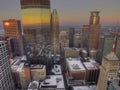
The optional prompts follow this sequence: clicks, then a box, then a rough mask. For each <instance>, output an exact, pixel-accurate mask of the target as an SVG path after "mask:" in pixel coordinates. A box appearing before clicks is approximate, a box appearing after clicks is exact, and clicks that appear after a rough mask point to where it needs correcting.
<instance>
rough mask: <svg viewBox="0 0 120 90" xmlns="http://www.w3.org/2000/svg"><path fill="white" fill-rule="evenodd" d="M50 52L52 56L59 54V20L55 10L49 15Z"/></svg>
mask: <svg viewBox="0 0 120 90" xmlns="http://www.w3.org/2000/svg"><path fill="white" fill-rule="evenodd" d="M51 50H52V53H54V54H58V53H60V45H59V19H58V14H57V10H56V9H54V10H53V12H52V14H51Z"/></svg>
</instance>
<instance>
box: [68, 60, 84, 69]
mask: <svg viewBox="0 0 120 90" xmlns="http://www.w3.org/2000/svg"><path fill="white" fill-rule="evenodd" d="M66 61H67V64H68V67H69V69H70V71H82V70H86V69H85V67H84V66H83V64H82V62H81V61H80V60H79V59H78V58H67V59H66Z"/></svg>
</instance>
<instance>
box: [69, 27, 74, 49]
mask: <svg viewBox="0 0 120 90" xmlns="http://www.w3.org/2000/svg"><path fill="white" fill-rule="evenodd" d="M74 34H75V29H74V28H70V29H69V47H73V45H74Z"/></svg>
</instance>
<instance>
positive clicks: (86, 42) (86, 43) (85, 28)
mask: <svg viewBox="0 0 120 90" xmlns="http://www.w3.org/2000/svg"><path fill="white" fill-rule="evenodd" d="M88 46H89V25H83V26H82V48H86V49H88V48H89V47H88Z"/></svg>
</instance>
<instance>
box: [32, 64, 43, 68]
mask: <svg viewBox="0 0 120 90" xmlns="http://www.w3.org/2000/svg"><path fill="white" fill-rule="evenodd" d="M30 68H31V69H44V68H45V65H41V64H31V66H30Z"/></svg>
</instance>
